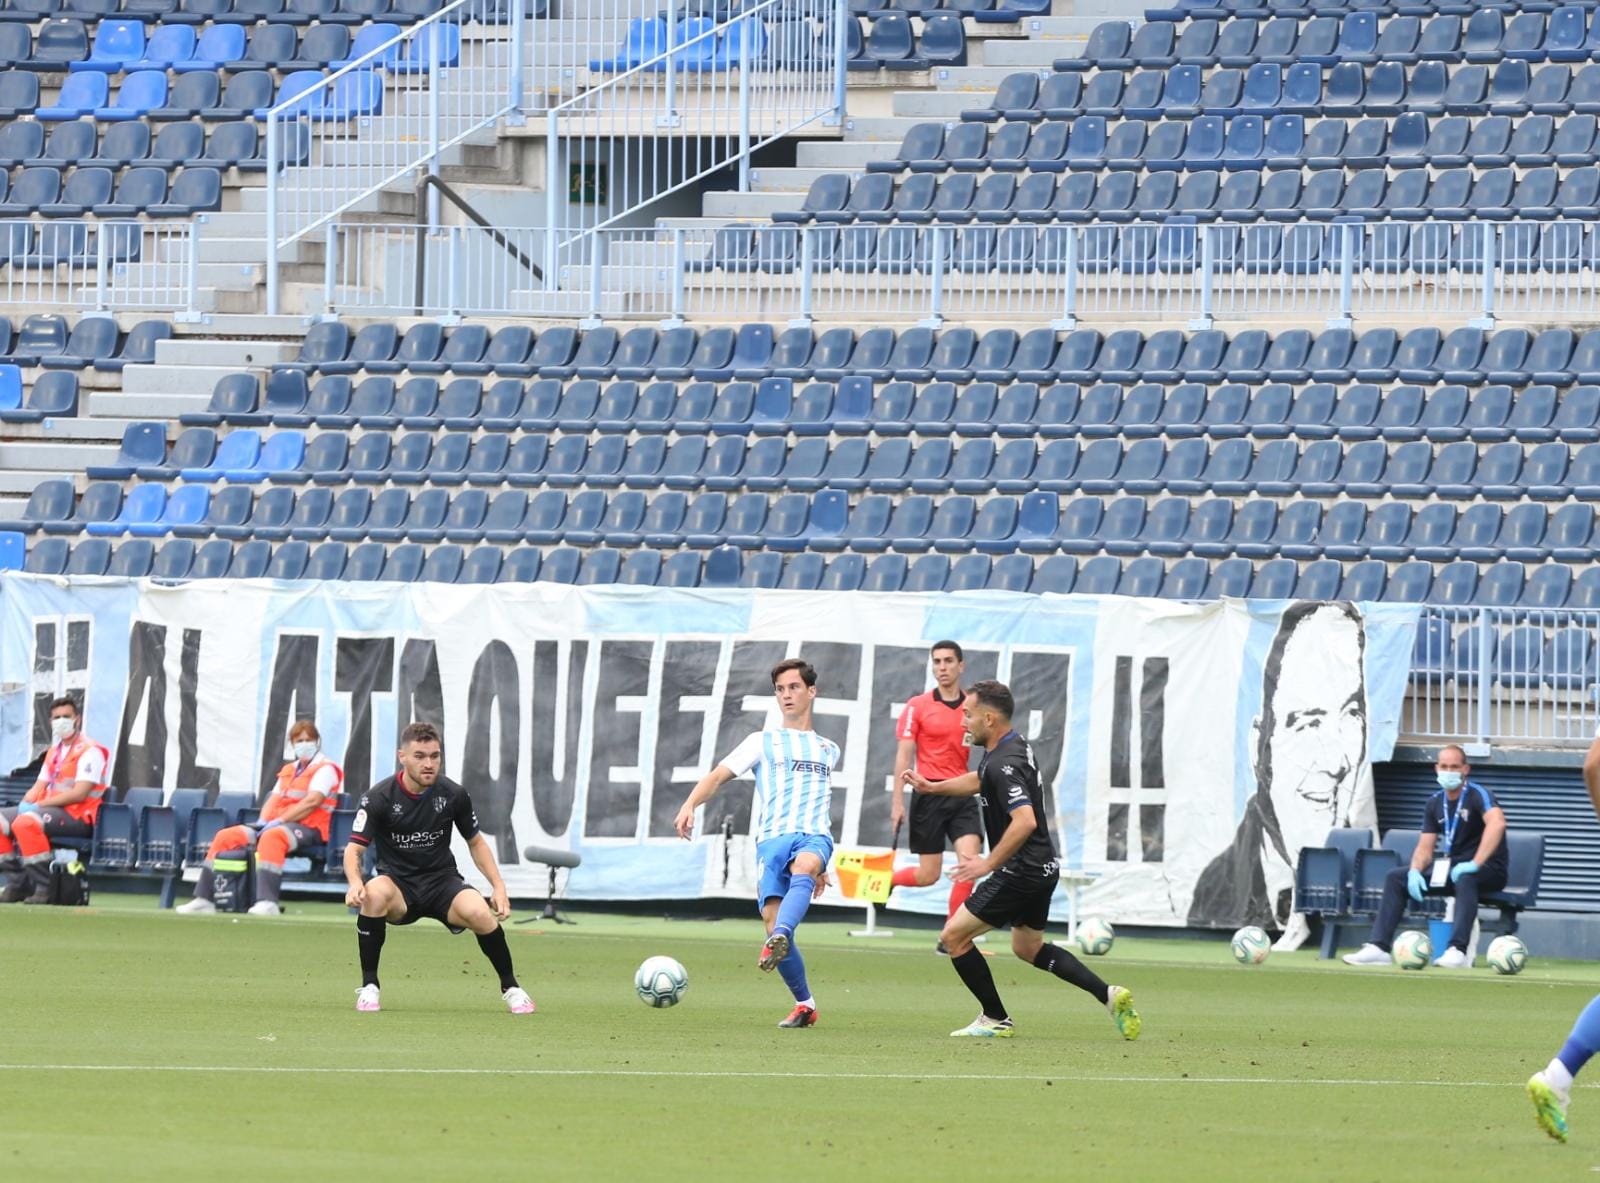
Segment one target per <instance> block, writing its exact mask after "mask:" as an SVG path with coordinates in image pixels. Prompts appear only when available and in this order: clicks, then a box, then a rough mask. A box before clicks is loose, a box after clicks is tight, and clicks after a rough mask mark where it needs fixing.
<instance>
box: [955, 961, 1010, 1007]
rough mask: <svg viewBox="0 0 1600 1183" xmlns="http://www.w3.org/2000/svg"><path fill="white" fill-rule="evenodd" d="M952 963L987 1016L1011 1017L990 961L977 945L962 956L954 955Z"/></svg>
mask: <svg viewBox="0 0 1600 1183" xmlns="http://www.w3.org/2000/svg"><path fill="white" fill-rule="evenodd" d="M950 964H951V965H953V966H955V967H956V973H958V974H960V975H961V981H962V984H964V985H965V986H966V988H967V989H968V990H970V991H972V996H973V997H974V998H976V999H977V1000H978V1005H979V1006H981V1007H983V1013H984V1014H985V1015H986V1016H988V1017H989V1018H991V1019H995V1020H1005V1019H1009V1018H1010V1017H1011V1016H1010V1015H1009V1014H1007V1013H1006V1005H1005V1003H1003V1002H1001V1001H1000V991H999V990H997V989H996V988H995V984H994V975H993V974H992V973H990V972H989V963H988V962H987V961H985V960H984V959H983V954H982V953H980V952H978V947H977V946H976V945H974V946H973V947H972V948H970V949H968V950H967V951H966V952H965V953H963V954H961V956H959V957H952V958H951V959H950Z"/></svg>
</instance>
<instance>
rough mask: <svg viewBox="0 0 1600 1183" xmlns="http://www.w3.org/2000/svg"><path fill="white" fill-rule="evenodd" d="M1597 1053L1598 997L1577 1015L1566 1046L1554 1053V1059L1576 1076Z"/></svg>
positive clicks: (1599, 1027) (1599, 1035)
mask: <svg viewBox="0 0 1600 1183" xmlns="http://www.w3.org/2000/svg"><path fill="white" fill-rule="evenodd" d="M1597 1051H1600V995H1597V996H1596V997H1594V998H1591V999H1590V1000H1589V1005H1588V1006H1586V1007H1584V1008H1583V1011H1582V1012H1581V1013H1580V1014H1579V1015H1578V1021H1577V1022H1576V1023H1574V1024H1573V1025H1572V1034H1571V1035H1569V1036H1567V1042H1566V1045H1565V1046H1563V1047H1562V1049H1561V1050H1560V1051H1559V1052H1558V1053H1556V1059H1558V1060H1560V1061H1561V1062H1562V1063H1563V1064H1565V1065H1566V1068H1567V1071H1568V1072H1570V1073H1572V1075H1574V1076H1576V1075H1578V1072H1579V1071H1580V1070H1581V1069H1582V1068H1583V1066H1584V1065H1585V1064H1587V1063H1588V1062H1589V1057H1591V1056H1592V1055H1594V1054H1595V1052H1597Z"/></svg>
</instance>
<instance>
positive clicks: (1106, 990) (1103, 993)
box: [1033, 944, 1111, 1004]
mask: <svg viewBox="0 0 1600 1183" xmlns="http://www.w3.org/2000/svg"><path fill="white" fill-rule="evenodd" d="M1033 964H1034V967H1035V968H1036V969H1042V970H1044V971H1045V972H1046V973H1053V974H1055V975H1056V977H1058V978H1060V979H1061V980H1062V981H1063V982H1071V983H1072V984H1073V985H1074V986H1076V987H1077V988H1078V989H1080V990H1087V991H1088V992H1089V993H1090V994H1093V995H1094V996H1095V997H1096V998H1098V999H1099V1000H1100V1002H1101V1003H1102V1004H1104V1002H1105V1000H1106V999H1107V998H1109V997H1110V996H1111V990H1110V987H1108V986H1107V985H1106V984H1105V983H1104V982H1102V981H1101V980H1100V978H1099V976H1098V975H1097V974H1096V973H1095V972H1094V971H1093V970H1092V969H1090V968H1089V967H1088V966H1087V965H1085V964H1084V963H1083V962H1081V961H1079V960H1078V959H1077V958H1076V957H1074V956H1073V955H1072V954H1071V953H1068V952H1067V951H1066V950H1065V949H1063V948H1061V947H1060V946H1059V945H1050V944H1046V945H1045V946H1044V947H1043V948H1041V949H1040V950H1039V952H1038V954H1037V955H1036V956H1035V957H1034V959H1033Z"/></svg>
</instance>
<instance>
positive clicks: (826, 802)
mask: <svg viewBox="0 0 1600 1183" xmlns="http://www.w3.org/2000/svg"><path fill="white" fill-rule="evenodd" d="M838 765H839V745H838V744H836V743H834V742H833V741H832V740H831V739H827V738H825V737H823V736H821V735H818V734H817V733H816V732H815V731H795V730H793V729H792V728H788V727H769V728H768V729H767V730H765V731H755V732H752V733H751V734H750V735H749V736H748V737H747V738H746V739H745V741H744V742H743V743H741V744H740V745H739V746H738V747H736V748H734V749H733V751H732V752H730V753H729V754H728V758H727V759H726V760H724V761H722V766H723V767H724V768H726V769H727V770H728V771H729V772H731V773H733V775H734V776H736V777H738V776H743V775H744V774H745V773H747V772H749V771H750V770H751V769H752V768H753V769H755V781H756V806H757V809H756V821H755V823H754V826H753V832H754V835H755V840H756V841H757V842H765V841H766V840H767V839H768V838H776V837H777V836H778V835H779V834H827V835H829V836H830V837H831V836H832V834H833V815H832V813H831V809H832V803H833V770H834V769H835V768H836V767H838Z"/></svg>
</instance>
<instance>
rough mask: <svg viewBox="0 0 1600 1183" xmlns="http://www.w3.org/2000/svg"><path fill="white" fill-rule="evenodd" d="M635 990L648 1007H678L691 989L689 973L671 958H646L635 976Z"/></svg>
mask: <svg viewBox="0 0 1600 1183" xmlns="http://www.w3.org/2000/svg"><path fill="white" fill-rule="evenodd" d="M633 988H634V989H635V990H637V991H638V993H639V1001H641V1002H643V1003H644V1004H645V1005H646V1006H677V1005H678V1003H680V1002H682V1001H683V992H684V991H685V990H687V989H688V988H689V973H688V971H687V970H685V969H684V968H683V966H682V965H680V964H679V963H678V962H676V961H674V960H673V959H672V958H670V957H646V958H645V959H644V964H643V965H641V966H640V967H639V972H638V973H636V974H634V975H633Z"/></svg>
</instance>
